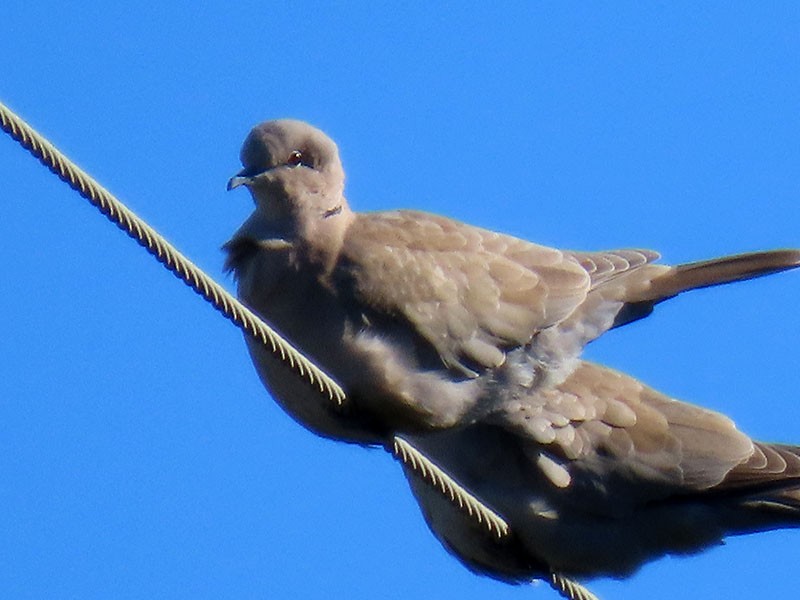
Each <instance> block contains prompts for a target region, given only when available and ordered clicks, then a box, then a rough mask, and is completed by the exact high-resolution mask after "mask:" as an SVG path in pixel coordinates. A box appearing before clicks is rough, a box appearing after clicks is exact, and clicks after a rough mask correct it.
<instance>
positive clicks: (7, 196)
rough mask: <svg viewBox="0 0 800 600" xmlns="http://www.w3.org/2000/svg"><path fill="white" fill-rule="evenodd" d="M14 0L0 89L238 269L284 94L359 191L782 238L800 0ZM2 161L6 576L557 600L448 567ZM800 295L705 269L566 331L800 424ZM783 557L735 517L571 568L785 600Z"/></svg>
mask: <svg viewBox="0 0 800 600" xmlns="http://www.w3.org/2000/svg"><path fill="white" fill-rule="evenodd" d="M13 4H14V6H13V7H8V8H6V9H4V11H3V18H2V20H0V56H2V57H3V60H2V67H0V99H2V101H4V102H5V103H7V104H8V105H10V106H11V107H12V108H14V109H16V110H17V111H18V112H19V113H20V114H21V115H22V116H23V117H25V118H26V119H28V120H29V122H30V123H31V124H32V125H33V126H34V127H36V128H37V129H39V130H40V131H41V132H43V133H44V134H46V135H47V136H49V138H50V139H51V140H52V141H53V142H54V143H55V144H57V145H58V146H59V147H60V148H61V149H62V150H64V151H65V152H67V153H68V155H69V156H71V157H72V158H73V160H75V161H76V162H78V163H79V164H80V165H81V166H83V167H84V168H85V169H86V170H87V171H89V172H90V173H91V174H93V175H94V176H96V177H97V178H98V179H99V180H100V181H101V182H103V184H104V185H105V186H106V187H108V188H109V189H110V190H112V191H113V192H114V193H116V194H117V195H118V196H119V197H121V198H122V199H123V200H124V201H126V202H127V203H128V204H129V206H130V207H131V208H133V209H134V210H135V211H137V212H138V213H139V214H140V215H141V216H143V217H144V218H146V219H147V220H148V221H149V222H150V223H151V224H152V225H153V226H154V227H156V228H157V229H158V230H160V231H161V232H162V233H163V234H165V235H166V237H167V238H168V239H170V240H171V241H172V242H174V243H175V244H176V245H177V246H178V247H179V248H180V249H181V250H182V251H183V252H185V253H186V254H188V255H189V256H190V257H191V258H192V259H193V260H195V261H196V262H197V263H198V264H199V265H200V266H202V267H203V268H204V269H206V270H207V271H208V272H209V273H211V274H213V275H214V276H216V277H218V278H219V279H221V280H222V281H224V282H225V285H226V286H227V287H228V288H229V289H231V288H232V283H231V281H230V279H229V278H225V277H224V276H223V275H222V273H221V264H222V254H221V252H220V251H219V247H220V245H221V244H222V243H223V242H224V241H226V239H227V238H228V237H229V235H230V234H231V232H232V231H233V230H234V229H235V228H236V227H237V226H238V224H239V223H240V222H241V221H242V220H243V219H244V218H245V217H246V216H247V215H248V214H249V212H250V210H251V204H250V201H249V199H248V196H247V194H246V193H244V192H241V193H231V194H228V193H226V192H225V182H226V180H227V179H228V177H229V176H230V175H232V174H233V173H234V172H236V171H237V170H238V168H239V164H238V151H239V146H240V143H241V141H242V139H243V137H244V135H245V134H246V133H247V131H248V129H249V128H250V127H251V126H252V125H253V124H255V123H257V122H259V121H262V120H266V119H271V118H276V117H295V118H300V119H305V120H307V121H310V122H312V123H314V124H316V125H318V126H320V127H321V128H323V129H324V130H326V131H327V132H328V133H329V134H330V135H331V136H332V137H334V138H335V139H336V140H337V141H338V143H339V145H340V148H341V153H342V156H343V159H344V162H345V168H346V169H347V173H348V185H347V193H348V197H349V199H350V201H351V203H352V204H353V205H354V206H355V207H356V208H357V209H360V210H377V209H384V208H395V207H413V208H420V209H425V210H429V211H434V212H440V213H445V214H447V215H450V216H453V217H457V218H460V219H462V220H465V221H468V222H471V223H475V224H478V225H481V226H484V227H489V228H493V229H498V230H502V231H506V232H510V233H513V234H515V235H519V236H522V237H525V238H528V239H532V240H536V241H538V242H541V243H546V244H551V245H557V246H561V247H569V248H575V249H602V248H613V247H630V246H638V247H649V248H654V249H657V250H659V251H661V252H662V254H663V255H664V259H665V260H666V261H668V262H680V261H688V260H695V259H701V258H707V257H712V256H716V255H720V254H725V253H732V252H740V251H746V250H756V249H763V248H769V247H781V246H800V227H798V225H800V168H799V167H800V110H799V108H800V69H798V61H800V5H798V4H797V3H790V2H786V3H769V4H763V3H762V4H756V3H744V2H740V3H735V2H734V3H731V2H725V3H708V4H703V5H697V3H694V2H691V3H689V2H674V3H659V4H658V5H656V4H655V3H649V4H648V6H647V7H644V6H643V5H642V4H641V3H614V4H613V9H601V8H599V7H594V6H586V5H582V6H580V7H567V5H565V4H562V3H546V4H540V5H538V7H537V8H531V7H530V6H529V5H530V4H532V3H528V2H520V3H516V4H515V3H508V4H503V5H502V6H496V7H495V8H493V9H488V8H484V7H476V8H473V9H463V10H461V11H458V10H457V9H456V8H455V7H450V8H436V7H432V6H431V5H430V4H429V3H421V2H411V3H403V8H402V9H399V8H395V9H392V10H383V9H380V8H378V7H377V6H376V5H375V3H367V2H361V3H349V4H347V5H346V6H344V5H345V3H341V4H342V7H341V8H338V9H333V8H330V6H329V4H330V3H323V2H318V3H311V4H309V5H302V3H289V4H288V5H287V6H285V7H283V6H270V7H266V6H265V3H262V2H254V3H251V4H249V5H241V6H232V5H231V3H227V2H225V3H223V2H212V3H206V4H204V5H202V7H201V5H200V4H197V3H188V2H187V3H166V6H163V7H161V8H157V9H148V8H142V7H138V6H136V7H130V8H121V7H120V6H118V5H117V4H115V3H110V4H109V3H105V2H103V3H100V2H84V3H81V4H80V7H79V8H77V7H71V6H70V5H68V4H65V3H63V2H58V3H57V2H41V3H22V2H16V3H13ZM475 4H476V5H477V4H478V3H475ZM480 4H484V3H480ZM0 184H1V185H2V190H3V202H2V208H0V215H1V216H0V253H2V256H3V262H4V269H3V277H2V284H0V285H2V288H1V289H2V294H0V314H2V315H3V316H2V319H0V365H2V366H1V367H0V369H2V376H0V507H2V509H1V510H0V590H2V592H0V594H1V595H2V596H3V597H7V598H121V599H122V598H193V599H196V598H294V597H297V598H320V599H322V598H326V599H327V598H331V597H333V598H351V599H360V598H369V599H374V598H395V599H399V598H403V599H406V598H459V599H462V600H465V599H483V598H491V599H492V600H500V599H505V598H554V597H555V596H554V594H553V593H552V592H550V590H549V589H547V588H546V586H540V587H539V588H538V589H529V588H527V587H521V588H514V587H510V586H506V585H504V584H500V583H496V582H494V581H491V580H489V579H485V578H480V577H477V576H474V575H473V574H471V573H469V572H468V571H467V570H465V569H464V568H463V567H461V566H460V565H459V564H458V563H457V562H456V561H455V560H454V559H452V558H451V557H450V556H449V555H448V554H447V553H446V552H445V551H444V550H443V549H442V548H441V547H440V546H439V544H438V542H436V540H435V539H434V538H433V536H431V535H430V534H429V532H428V531H427V529H426V527H425V524H424V522H423V520H422V518H421V516H420V514H419V512H418V510H417V508H416V506H415V504H414V502H413V500H412V498H411V495H410V493H409V492H408V490H407V489H406V484H405V482H404V480H403V477H402V475H401V472H400V469H399V466H398V465H397V464H395V463H394V462H393V461H392V460H391V458H390V457H389V456H388V455H385V454H384V453H382V452H381V451H379V450H373V451H367V450H363V449H360V448H355V447H349V446H345V445H341V444H335V443H332V442H330V441H325V440H321V439H318V438H315V437H314V436H313V435H311V434H310V433H308V432H306V431H305V430H303V429H301V428H300V427H299V426H297V425H296V424H294V423H293V422H292V421H291V420H290V419H289V418H288V417H286V416H284V415H283V413H281V411H280V410H279V409H278V408H277V407H276V405H274V403H273V402H272V401H271V399H270V398H269V396H268V395H267V394H266V392H265V391H264V390H263V388H262V387H261V385H260V383H259V382H258V380H257V378H256V376H255V373H254V371H253V369H252V367H251V365H250V362H249V360H248V358H247V355H246V352H245V349H244V344H243V342H242V340H241V336H240V334H239V332H238V331H237V330H235V329H234V328H233V327H232V326H230V324H229V323H228V322H227V321H225V320H223V319H222V318H220V317H219V315H217V314H216V313H215V312H214V311H212V310H211V309H210V308H209V307H208V306H207V305H205V304H204V303H203V302H202V301H200V300H199V299H198V298H197V297H195V296H194V295H193V294H192V293H191V292H190V291H189V290H188V288H186V287H185V286H183V285H181V284H180V283H179V282H178V281H177V280H176V279H174V278H173V277H172V276H171V275H169V274H168V273H167V272H166V271H165V270H164V269H163V268H162V267H161V266H159V265H158V264H157V263H156V262H155V261H154V260H152V258H150V257H149V256H147V255H146V254H145V253H144V252H143V251H142V250H141V249H140V248H139V247H138V246H136V245H135V244H134V243H133V242H132V241H131V240H129V239H128V238H127V237H126V236H124V235H123V234H122V233H120V232H119V231H118V230H117V229H116V228H114V227H112V226H111V225H110V224H109V223H108V222H106V221H105V219H103V218H102V217H100V216H99V214H98V213H96V212H95V211H94V209H92V208H90V207H89V206H88V205H87V204H85V202H84V201H83V200H81V199H80V198H79V197H78V196H77V195H76V194H74V193H73V192H71V191H70V190H68V188H67V187H66V186H65V185H63V184H62V183H61V182H59V181H58V180H57V179H56V178H55V177H53V176H52V175H50V174H49V173H48V172H47V171H46V170H45V169H43V168H42V167H41V166H39V164H38V163H36V162H35V161H34V160H33V159H32V158H31V157H30V156H28V155H27V154H25V153H24V152H23V151H22V150H21V149H20V148H19V147H17V146H16V145H15V144H14V143H13V142H11V140H10V139H8V138H3V139H0ZM799 296H800V273H790V274H783V275H778V276H775V277H772V278H770V279H768V280H761V281H756V282H749V283H745V284H742V285H738V286H735V287H728V288H725V289H717V290H707V291H701V292H697V293H693V294H691V295H689V296H686V297H683V298H680V299H677V300H675V301H672V302H671V303H669V304H668V305H664V306H662V307H660V308H659V309H658V310H657V312H656V314H655V315H654V316H653V317H652V318H651V319H649V320H647V321H645V322H641V323H638V324H636V325H634V326H632V327H630V328H628V329H626V330H624V331H619V332H615V333H613V334H610V335H608V336H607V337H606V338H604V339H603V340H601V341H599V342H598V343H596V344H594V345H593V346H592V347H591V349H590V351H589V353H588V354H589V356H590V358H592V359H594V360H597V361H600V362H603V363H606V364H609V365H611V366H614V367H616V368H619V369H622V370H625V371H627V372H630V373H632V374H634V375H636V376H638V377H640V378H642V379H643V380H644V381H646V382H647V383H649V384H651V385H653V386H654V387H656V388H657V389H660V390H662V391H664V392H667V393H670V394H673V395H675V396H677V397H680V398H682V399H685V400H689V401H692V402H696V403H699V404H702V405H704V406H708V407H713V408H715V409H719V410H722V411H724V412H726V413H727V414H729V415H731V416H732V417H733V418H734V419H735V420H736V421H737V423H738V424H739V426H740V427H741V428H742V429H743V430H745V431H746V432H748V433H749V434H751V435H753V436H756V437H758V438H761V439H767V440H773V441H786V442H791V441H795V442H798V443H800V418H798V414H799V413H798V402H800V398H798V389H800V369H798V359H797V339H798V334H800V315H798V311H797V305H798V297H799ZM799 559H800V532H791V531H790V532H778V533H772V534H764V535H760V536H750V537H747V538H738V539H734V540H731V541H730V542H729V543H728V544H727V545H726V547H724V548H719V549H714V550H713V551H710V552H708V553H706V554H704V555H703V556H699V557H693V558H688V559H671V560H663V561H661V562H659V563H656V564H652V565H649V566H647V567H645V568H644V569H643V570H642V571H641V572H640V573H639V574H637V575H636V576H635V577H634V578H633V579H631V580H629V581H626V582H613V581H599V582H596V583H595V584H594V585H593V586H592V589H594V590H595V591H596V592H597V593H599V594H600V595H602V596H603V597H604V598H606V599H608V600H610V599H617V600H621V599H625V598H643V597H647V598H651V599H656V598H675V597H697V598H702V597H728V598H742V599H745V598H752V597H756V596H758V597H764V598H768V597H778V596H779V595H784V596H785V597H789V596H791V595H793V594H795V593H796V589H797V584H798V574H797V564H798V560H799Z"/></svg>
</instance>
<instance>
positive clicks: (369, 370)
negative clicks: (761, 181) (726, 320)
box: [223, 119, 800, 445]
mask: <svg viewBox="0 0 800 600" xmlns="http://www.w3.org/2000/svg"><path fill="white" fill-rule="evenodd" d="M240 159H241V162H242V165H243V169H242V170H241V171H240V172H239V173H238V174H237V175H235V176H234V177H232V178H231V179H230V180H229V182H228V189H229V190H231V189H235V188H238V187H240V186H244V187H246V188H247V189H249V191H250V193H251V195H252V198H253V200H254V203H255V210H254V212H253V213H252V215H251V216H250V217H249V218H248V219H247V220H246V221H245V222H244V224H243V225H242V226H241V227H240V228H239V229H238V230H237V231H236V232H235V234H234V235H233V237H232V239H231V240H230V241H228V242H227V243H226V244H225V245H224V246H223V248H224V251H225V252H226V254H227V256H226V262H225V268H226V269H227V270H228V271H230V272H232V273H233V275H234V277H235V279H236V282H237V289H238V295H239V297H240V299H241V300H242V301H243V302H244V303H245V304H247V305H248V306H249V307H250V308H251V309H253V310H254V311H255V312H256V313H258V314H259V315H260V316H261V317H262V318H264V319H265V320H266V321H267V322H268V323H270V325H272V326H273V327H274V328H275V329H276V330H277V331H278V332H279V333H281V334H282V335H283V336H284V337H285V338H286V339H288V340H289V342H291V343H292V344H293V345H294V346H295V347H297V348H299V349H300V350H301V351H302V352H303V353H304V354H305V355H306V356H308V357H309V358H310V359H312V360H313V361H314V362H315V363H316V364H317V365H318V366H320V367H321V368H322V369H323V370H324V371H325V372H327V373H328V374H329V375H331V376H333V378H334V379H335V380H337V381H338V382H339V383H340V384H341V385H342V387H343V388H344V390H345V392H346V394H347V396H348V399H349V402H348V405H349V406H348V409H347V410H336V409H335V408H334V407H332V406H331V404H330V403H329V402H327V401H326V400H325V399H324V398H321V397H320V396H319V394H317V393H316V391H315V390H313V389H311V388H310V387H309V386H307V385H306V384H305V383H304V382H302V381H299V380H298V378H297V377H295V375H294V373H292V372H291V371H290V370H289V369H288V368H287V367H285V366H284V365H283V363H282V362H281V361H280V360H279V359H277V358H275V357H274V356H273V355H272V354H271V353H270V352H269V351H268V350H267V349H265V348H264V347H263V346H262V345H261V344H260V343H259V342H257V341H255V340H254V339H250V338H246V339H247V344H248V348H249V352H250V354H251V357H252V359H253V362H254V364H255V366H256V370H257V371H258V374H259V376H260V378H261V379H262V381H263V383H264V384H265V386H266V387H267V389H268V390H269V391H270V392H271V394H272V396H273V397H274V398H275V399H276V401H277V402H278V403H279V404H280V405H281V407H282V408H283V409H284V410H285V411H286V412H287V413H289V414H290V415H291V416H292V417H293V418H294V419H295V420H297V421H298V422H299V423H300V424H301V425H303V426H305V427H306V428H308V429H310V430H311V431H313V432H315V433H317V434H319V435H322V436H324V437H328V438H332V439H336V440H340V441H345V442H351V443H357V444H363V445H380V444H385V442H386V440H387V438H388V437H389V436H390V435H391V434H393V433H397V432H406V433H420V432H426V431H437V430H442V429H447V428H451V427H456V426H462V425H465V424H469V423H472V422H477V421H479V420H481V419H483V418H484V417H486V416H488V415H491V414H492V413H495V412H498V411H499V412H502V411H503V406H504V404H507V403H512V404H513V403H514V402H515V401H516V399H517V397H519V396H524V395H530V394H531V393H532V392H533V391H535V390H537V389H546V388H549V387H552V386H553V385H557V384H558V383H560V382H561V381H563V380H565V379H566V378H567V377H568V376H569V375H570V373H571V372H572V371H573V370H574V368H575V367H576V365H577V364H578V362H577V361H578V359H579V357H580V354H581V352H582V350H583V348H584V346H585V345H586V344H588V343H589V342H591V341H592V340H594V339H596V338H597V337H599V336H600V335H602V334H603V333H604V332H606V331H608V330H609V329H613V328H615V327H620V326H622V325H625V324H627V323H630V322H633V321H636V320H638V319H641V318H643V317H645V316H647V315H648V314H649V313H650V312H651V311H652V310H653V307H654V306H655V305H657V304H658V303H660V302H662V301H664V300H666V299H668V298H671V297H673V296H675V295H677V294H680V293H682V292H684V291H688V290H692V289H696V288H702V287H708V286H714V285H719V284H725V283H730V282H733V281H738V280H743V279H749V278H753V277H758V276H761V275H767V274H770V273H776V272H779V271H784V270H787V269H792V268H795V267H797V266H798V265H800V250H797V249H787V250H773V251H765V252H755V253H750V254H740V255H735V256H727V257H722V258H717V259H712V260H708V261H701V262H695V263H689V264H684V265H679V266H675V267H672V266H667V265H661V264H656V263H655V261H656V260H657V259H658V258H659V254H658V253H657V252H654V251H652V250H635V249H634V250H631V249H624V250H612V251H601V252H576V251H565V250H558V249H555V248H549V247H545V246H542V245H538V244H534V243H532V242H528V241H525V240H521V239H518V238H515V237H512V236H509V235H504V234H502V233H496V232H493V231H489V230H486V229H482V228H479V227H475V226H471V225H468V224H466V223H462V222H459V221H456V220H453V219H449V218H446V217H443V216H438V215H433V214H429V213H425V212H421V211H413V210H395V211H377V212H368V213H358V212H354V211H353V210H352V209H351V208H350V206H349V205H348V203H347V200H346V199H345V195H344V179H345V176H344V170H343V167H342V163H341V160H340V158H339V153H338V149H337V146H336V144H335V143H334V142H333V140H331V138H330V137H328V136H327V135H325V134H324V133H323V132H322V131H320V130H319V129H317V128H315V127H312V126H311V125H309V124H307V123H304V122H302V121H297V120H291V119H279V120H273V121H267V122H264V123H261V124H259V125H257V126H256V127H254V128H253V129H252V130H251V131H250V133H249V134H248V135H247V137H246V139H245V141H244V144H243V146H242V149H241V152H240Z"/></svg>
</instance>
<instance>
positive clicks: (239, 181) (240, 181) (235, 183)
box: [228, 171, 252, 192]
mask: <svg viewBox="0 0 800 600" xmlns="http://www.w3.org/2000/svg"><path fill="white" fill-rule="evenodd" d="M251 180H252V177H250V176H248V175H245V173H244V171H240V172H239V173H237V174H236V175H234V176H233V177H231V178H230V179H229V180H228V191H229V192H230V191H231V190H233V189H236V188H237V187H239V186H240V185H247V184H248V183H250V181H251Z"/></svg>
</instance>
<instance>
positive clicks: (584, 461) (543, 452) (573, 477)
mask: <svg viewBox="0 0 800 600" xmlns="http://www.w3.org/2000/svg"><path fill="white" fill-rule="evenodd" d="M491 418H492V420H494V422H495V423H498V424H501V425H502V426H503V427H505V428H506V429H510V430H512V431H513V432H515V433H516V434H522V436H523V437H524V438H527V439H528V440H529V442H530V443H528V444H524V446H525V448H526V450H525V451H526V453H527V455H528V456H529V458H530V459H531V460H533V461H535V462H536V464H537V466H538V467H539V469H540V470H541V471H542V472H543V473H544V475H546V476H547V477H548V478H549V479H550V481H551V483H552V484H553V485H555V486H556V487H560V488H569V489H571V490H572V491H574V492H575V496H576V497H578V496H580V498H581V502H588V503H590V504H592V505H593V510H603V509H601V508H600V507H601V506H604V503H605V508H606V509H608V510H609V511H614V512H616V511H619V510H620V509H622V508H623V507H624V506H626V505H630V506H635V505H638V504H641V503H643V502H647V501H652V500H660V499H665V498H668V497H672V496H675V495H681V494H688V493H697V492H702V491H706V490H710V489H712V488H715V489H716V490H722V489H723V488H725V487H726V486H728V485H736V486H739V487H741V486H742V485H743V482H745V481H750V482H754V481H755V479H758V478H759V477H761V478H762V479H763V478H764V477H769V476H770V475H769V473H767V472H766V470H765V467H766V466H767V463H768V462H769V461H768V460H766V458H764V459H759V458H758V457H756V458H755V459H753V457H754V454H759V455H763V454H764V452H762V451H757V450H756V449H755V448H756V447H755V446H754V443H753V442H752V440H750V438H749V437H748V436H746V435H745V434H743V433H741V432H740V431H738V430H737V429H736V426H735V425H734V423H733V421H731V420H730V419H729V418H727V417H725V416H724V415H721V414H719V413H716V412H713V411H710V410H707V409H704V408H701V407H699V406H694V405H692V404H687V403H684V402H680V401H677V400H674V399H672V398H669V397H667V396H665V395H664V394H661V393H659V392H657V391H655V390H653V389H651V388H649V387H647V386H645V385H644V384H642V383H640V382H639V381H637V380H636V379H633V378H632V377H628V376H626V375H624V374H622V373H619V372H616V371H613V370H611V369H608V368H605V367H601V366H599V365H595V364H592V363H588V362H581V363H580V364H579V366H578V367H577V368H576V370H575V371H574V372H573V373H572V375H571V376H570V377H568V378H567V379H566V380H565V381H564V382H563V383H561V384H560V385H558V386H556V387H553V388H551V389H547V390H542V391H540V392H538V393H536V394H533V395H531V396H530V397H529V398H525V399H521V400H518V401H511V402H508V403H506V405H505V407H504V409H503V410H502V411H501V412H499V413H497V414H495V415H493V416H492V417H491ZM769 458H771V459H773V460H772V462H773V466H774V456H773V455H772V454H770V456H769ZM760 463H763V464H760ZM748 465H749V466H748ZM757 471H760V472H761V475H758V474H757ZM729 476H730V478H729Z"/></svg>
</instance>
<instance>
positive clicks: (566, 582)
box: [548, 572, 600, 600]
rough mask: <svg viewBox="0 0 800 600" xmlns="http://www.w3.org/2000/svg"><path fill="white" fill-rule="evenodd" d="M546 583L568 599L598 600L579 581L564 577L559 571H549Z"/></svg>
mask: <svg viewBox="0 0 800 600" xmlns="http://www.w3.org/2000/svg"><path fill="white" fill-rule="evenodd" d="M548 583H549V584H550V587H552V588H553V589H554V590H555V591H557V592H558V593H559V594H560V595H561V596H562V597H563V598H567V599H568V600H600V599H599V598H598V597H597V596H595V595H594V594H593V593H592V592H590V591H589V590H588V589H586V588H585V587H583V586H582V585H581V584H580V583H578V582H577V581H573V580H572V579H569V578H568V577H565V576H564V575H562V574H561V573H555V572H553V573H550V579H549V580H548Z"/></svg>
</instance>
